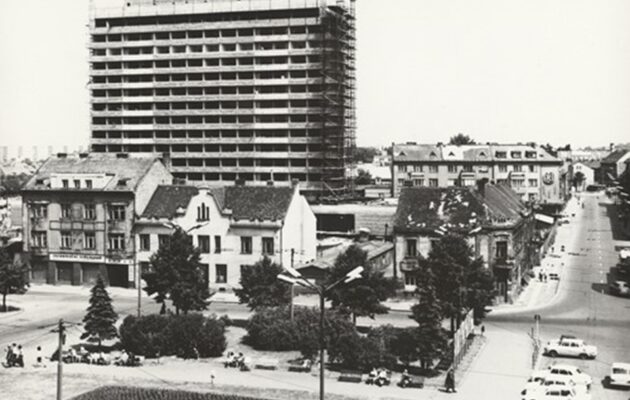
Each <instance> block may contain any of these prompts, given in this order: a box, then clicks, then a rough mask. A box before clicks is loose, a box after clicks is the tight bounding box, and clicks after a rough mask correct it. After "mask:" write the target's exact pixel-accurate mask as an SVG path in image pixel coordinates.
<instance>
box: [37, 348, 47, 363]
mask: <svg viewBox="0 0 630 400" xmlns="http://www.w3.org/2000/svg"><path fill="white" fill-rule="evenodd" d="M35 361H36V362H35V366H36V367H45V365H44V358H43V357H42V347H41V346H37V353H36V358H35Z"/></svg>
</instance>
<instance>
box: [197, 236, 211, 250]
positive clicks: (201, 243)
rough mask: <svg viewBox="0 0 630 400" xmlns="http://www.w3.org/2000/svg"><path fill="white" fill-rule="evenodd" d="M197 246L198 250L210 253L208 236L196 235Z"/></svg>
mask: <svg viewBox="0 0 630 400" xmlns="http://www.w3.org/2000/svg"><path fill="white" fill-rule="evenodd" d="M197 247H199V251H201V252H202V253H204V254H208V253H210V236H208V235H198V236H197Z"/></svg>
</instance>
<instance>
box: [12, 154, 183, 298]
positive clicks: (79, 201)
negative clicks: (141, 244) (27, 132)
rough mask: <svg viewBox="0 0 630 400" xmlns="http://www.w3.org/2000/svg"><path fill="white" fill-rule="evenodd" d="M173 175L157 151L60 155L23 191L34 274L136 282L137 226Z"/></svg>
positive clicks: (64, 280)
mask: <svg viewBox="0 0 630 400" xmlns="http://www.w3.org/2000/svg"><path fill="white" fill-rule="evenodd" d="M171 182H172V176H171V174H170V173H169V172H168V171H167V170H166V168H165V167H164V165H163V164H162V163H161V162H160V161H159V160H157V159H156V158H153V157H133V156H127V155H111V154H81V155H80V156H78V157H71V156H68V155H66V154H59V155H57V156H53V157H51V158H49V159H48V160H47V161H45V162H44V164H43V165H42V166H41V167H40V168H39V169H38V171H37V172H36V173H35V175H34V176H33V177H32V178H31V179H30V180H29V181H28V182H27V184H26V185H25V187H24V189H23V191H22V198H23V213H22V215H23V221H22V223H23V225H22V226H23V232H24V251H25V252H27V253H28V254H29V257H30V265H31V270H30V280H31V281H32V282H41V283H51V284H57V283H61V284H72V285H81V284H91V283H93V282H94V281H95V279H96V277H97V276H98V275H99V274H100V275H101V276H102V277H103V279H104V280H105V281H106V282H107V283H108V284H109V285H111V286H121V287H128V286H133V285H134V284H135V277H136V272H137V271H136V269H135V264H134V253H135V247H134V241H133V234H132V230H133V226H134V223H135V219H136V215H138V214H140V213H141V212H142V210H143V209H144V207H145V206H146V205H147V203H148V201H149V199H150V198H151V195H152V193H153V191H154V190H155V188H156V187H157V186H158V185H160V184H169V183H171Z"/></svg>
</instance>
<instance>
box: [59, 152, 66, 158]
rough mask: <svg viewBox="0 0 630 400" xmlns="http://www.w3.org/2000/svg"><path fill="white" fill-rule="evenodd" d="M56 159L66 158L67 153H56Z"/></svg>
mask: <svg viewBox="0 0 630 400" xmlns="http://www.w3.org/2000/svg"><path fill="white" fill-rule="evenodd" d="M57 158H68V153H57Z"/></svg>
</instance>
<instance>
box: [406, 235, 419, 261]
mask: <svg viewBox="0 0 630 400" xmlns="http://www.w3.org/2000/svg"><path fill="white" fill-rule="evenodd" d="M417 255H418V241H417V240H416V239H407V257H415V256H417Z"/></svg>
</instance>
